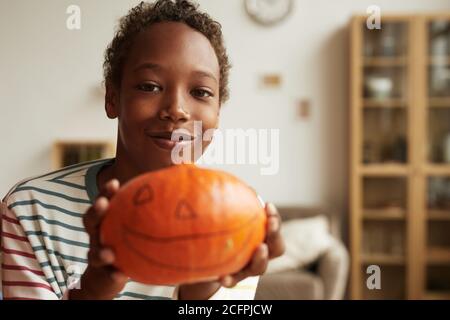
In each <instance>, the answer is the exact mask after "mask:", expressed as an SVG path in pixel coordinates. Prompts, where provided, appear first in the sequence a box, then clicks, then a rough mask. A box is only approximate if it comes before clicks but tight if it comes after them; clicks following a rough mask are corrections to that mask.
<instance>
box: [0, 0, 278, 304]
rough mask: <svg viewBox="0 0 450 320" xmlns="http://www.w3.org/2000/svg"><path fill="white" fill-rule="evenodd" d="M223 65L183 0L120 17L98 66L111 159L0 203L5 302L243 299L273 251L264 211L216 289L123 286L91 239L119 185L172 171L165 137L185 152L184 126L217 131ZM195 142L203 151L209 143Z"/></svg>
mask: <svg viewBox="0 0 450 320" xmlns="http://www.w3.org/2000/svg"><path fill="white" fill-rule="evenodd" d="M229 68H230V66H229V63H228V58H227V55H226V51H225V48H224V45H223V39H222V33H221V28H220V25H219V24H218V23H216V22H214V21H213V20H212V19H211V18H210V17H209V16H208V15H206V14H204V13H200V12H199V11H197V8H196V6H194V5H193V4H192V3H190V2H189V1H182V0H177V1H176V2H173V1H170V0H159V1H157V2H156V3H154V4H148V3H141V4H139V5H138V6H136V7H135V8H133V9H132V10H131V11H130V12H129V14H128V15H127V16H125V17H124V18H122V19H121V21H120V26H119V30H118V32H117V33H116V35H115V37H114V39H113V41H112V42H111V44H110V45H109V47H108V49H107V51H106V54H105V63H104V73H105V86H106V95H105V110H106V114H107V116H108V117H109V118H111V119H115V118H117V119H118V137H117V150H116V157H115V158H114V159H108V160H98V161H93V162H89V163H82V164H78V165H74V166H71V167H67V168H63V169H61V170H58V171H55V172H51V173H48V174H45V175H42V176H39V177H35V178H31V179H27V180H24V181H22V182H20V183H19V184H17V185H16V186H15V187H14V188H13V189H12V190H11V191H10V192H9V193H8V194H7V195H6V197H5V198H4V199H3V203H2V251H3V262H2V287H3V296H4V298H5V299H129V298H135V299H170V298H174V299H224V298H232V299H241V298H242V299H245V298H247V299H248V298H250V299H252V298H253V296H254V292H255V289H256V283H257V279H258V277H257V276H258V275H260V274H262V273H264V271H265V269H266V266H267V262H268V259H269V258H272V257H276V256H279V255H281V254H282V253H283V251H284V246H283V242H282V239H281V237H280V233H279V225H280V223H279V216H278V214H277V212H276V210H275V208H274V206H273V205H271V204H268V205H266V211H267V214H268V215H269V217H268V230H267V238H266V242H265V243H264V244H262V245H261V246H260V247H259V248H258V249H257V250H256V252H255V253H254V256H253V258H252V260H251V261H250V263H249V264H248V265H247V266H246V267H245V268H244V269H243V270H241V271H240V272H238V273H237V274H233V275H226V276H223V277H221V278H220V279H218V280H217V281H209V282H203V283H195V284H184V285H179V286H177V287H175V286H148V285H143V284H140V283H137V282H134V281H132V280H131V279H128V278H127V277H126V276H125V275H124V274H122V273H121V272H120V271H119V270H117V269H115V268H114V267H113V263H114V253H113V251H112V250H111V249H109V248H104V247H102V246H101V243H100V239H99V235H98V229H99V225H100V223H101V221H102V216H103V214H104V212H105V210H106V209H107V207H108V203H109V200H110V199H111V197H113V196H114V194H115V192H116V191H117V190H118V189H119V186H120V185H121V184H124V183H126V182H127V181H128V180H130V179H132V178H134V177H136V176H137V175H139V174H142V173H144V172H147V171H152V170H157V169H160V168H164V167H167V166H170V165H173V161H172V157H171V150H172V149H173V148H174V146H175V145H176V144H177V143H178V142H177V141H172V140H171V138H172V134H173V133H174V132H175V131H178V130H181V129H182V130H183V132H188V133H189V134H185V135H184V136H183V140H184V141H183V143H184V144H187V145H188V147H189V144H190V147H192V148H193V147H194V144H195V143H196V142H197V141H198V140H197V137H194V136H193V134H192V132H194V131H193V130H194V121H201V124H202V130H203V132H204V131H206V130H208V129H214V128H217V126H218V121H219V112H220V106H221V104H222V103H223V102H224V101H225V100H226V99H227V97H228V90H227V81H228V70H229ZM201 143H202V144H203V149H202V150H205V148H206V147H207V145H208V141H202V142H201ZM192 154H194V152H192ZM193 160H194V161H195V160H196V159H193ZM99 189H100V190H99ZM244 279H245V280H244ZM242 280H244V281H242ZM241 281H242V282H241ZM238 282H239V284H241V283H245V282H247V285H246V286H241V287H239V285H238V286H236V284H237V283H238ZM235 286H236V287H235ZM233 287H235V288H233Z"/></svg>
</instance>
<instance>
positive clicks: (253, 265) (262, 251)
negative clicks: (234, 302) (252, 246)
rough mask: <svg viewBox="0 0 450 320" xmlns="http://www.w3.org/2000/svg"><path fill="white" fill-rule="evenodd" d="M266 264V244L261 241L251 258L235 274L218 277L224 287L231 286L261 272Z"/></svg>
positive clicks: (265, 267) (264, 269)
mask: <svg viewBox="0 0 450 320" xmlns="http://www.w3.org/2000/svg"><path fill="white" fill-rule="evenodd" d="M267 264H268V249H267V245H266V244H264V243H263V244H261V245H260V246H259V247H258V249H257V250H256V251H255V254H254V255H253V257H252V260H251V261H250V263H249V264H248V265H247V266H246V267H245V268H244V269H242V270H241V271H239V272H237V273H235V274H232V275H227V276H224V277H222V278H220V283H221V285H222V286H224V287H226V288H232V287H234V286H235V285H236V284H238V282H240V281H242V280H244V279H245V278H247V277H250V276H256V275H261V274H263V273H264V272H265V271H266V269H267Z"/></svg>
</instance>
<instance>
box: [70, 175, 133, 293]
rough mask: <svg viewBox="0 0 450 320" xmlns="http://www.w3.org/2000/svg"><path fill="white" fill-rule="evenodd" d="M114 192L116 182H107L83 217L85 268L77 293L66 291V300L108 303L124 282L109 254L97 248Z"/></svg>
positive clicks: (117, 186)
mask: <svg viewBox="0 0 450 320" xmlns="http://www.w3.org/2000/svg"><path fill="white" fill-rule="evenodd" d="M117 190H119V181H118V180H116V179H113V180H110V181H108V182H107V183H106V184H105V185H104V186H103V188H102V189H101V190H100V193H99V196H98V197H97V199H96V201H95V202H94V204H93V205H92V206H91V207H90V208H89V209H88V211H87V212H86V213H85V214H84V216H83V223H84V227H85V228H86V231H87V233H88V234H89V240H90V248H89V254H88V266H87V269H86V271H85V272H84V273H83V275H82V276H81V283H80V289H72V290H70V292H69V299H89V300H94V299H102V300H110V299H113V298H114V297H115V296H116V295H117V294H118V293H119V292H120V291H122V289H123V288H124V286H125V284H126V283H127V281H128V277H126V276H125V275H124V274H123V273H122V272H120V271H118V270H117V269H115V268H114V267H113V265H112V264H113V262H114V253H113V251H112V250H111V249H108V248H104V247H102V246H101V245H100V230H99V229H100V224H101V222H102V219H103V216H104V214H105V211H106V209H107V208H108V205H109V200H110V199H111V197H112V196H114V194H115V193H116V192H117Z"/></svg>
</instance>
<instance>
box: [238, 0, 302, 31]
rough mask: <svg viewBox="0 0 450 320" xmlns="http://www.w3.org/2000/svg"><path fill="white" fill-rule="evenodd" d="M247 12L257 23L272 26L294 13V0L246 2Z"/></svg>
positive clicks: (254, 0) (249, 0) (252, 0)
mask: <svg viewBox="0 0 450 320" xmlns="http://www.w3.org/2000/svg"><path fill="white" fill-rule="evenodd" d="M244 5H245V11H246V12H247V14H248V15H249V16H250V17H251V18H252V19H253V20H254V21H255V22H257V23H259V24H261V25H264V26H272V25H275V24H278V23H279V22H281V21H283V20H285V19H286V18H287V17H288V16H289V14H290V13H291V12H292V8H293V6H294V0H244Z"/></svg>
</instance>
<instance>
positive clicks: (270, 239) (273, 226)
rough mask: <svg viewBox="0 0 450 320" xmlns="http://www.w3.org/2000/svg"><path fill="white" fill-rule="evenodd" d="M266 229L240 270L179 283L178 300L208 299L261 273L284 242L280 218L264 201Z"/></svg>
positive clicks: (270, 205) (278, 254) (280, 252)
mask: <svg viewBox="0 0 450 320" xmlns="http://www.w3.org/2000/svg"><path fill="white" fill-rule="evenodd" d="M265 209H266V214H267V231H266V239H265V241H264V243H263V244H261V245H260V246H259V247H258V248H257V249H256V251H255V253H254V254H253V257H252V259H251V261H250V262H249V263H248V264H247V266H246V267H244V269H242V270H241V271H239V272H237V273H235V274H231V275H226V276H224V277H221V278H220V279H219V280H218V281H211V282H202V283H194V284H185V285H180V287H179V291H178V298H179V299H180V300H194V299H209V298H210V297H211V296H212V295H213V294H214V293H215V292H216V291H217V290H218V289H219V288H220V286H224V287H227V288H231V287H234V286H235V285H236V284H237V283H238V282H240V281H242V280H244V279H245V278H247V277H252V276H259V275H262V274H263V273H264V272H265V271H266V269H267V264H268V263H269V260H270V259H273V258H276V257H279V256H281V255H282V254H283V253H284V250H285V247H284V242H283V239H282V237H281V234H280V227H281V218H280V215H279V213H278V211H277V209H276V208H275V206H274V205H273V204H272V203H266V207H265Z"/></svg>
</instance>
